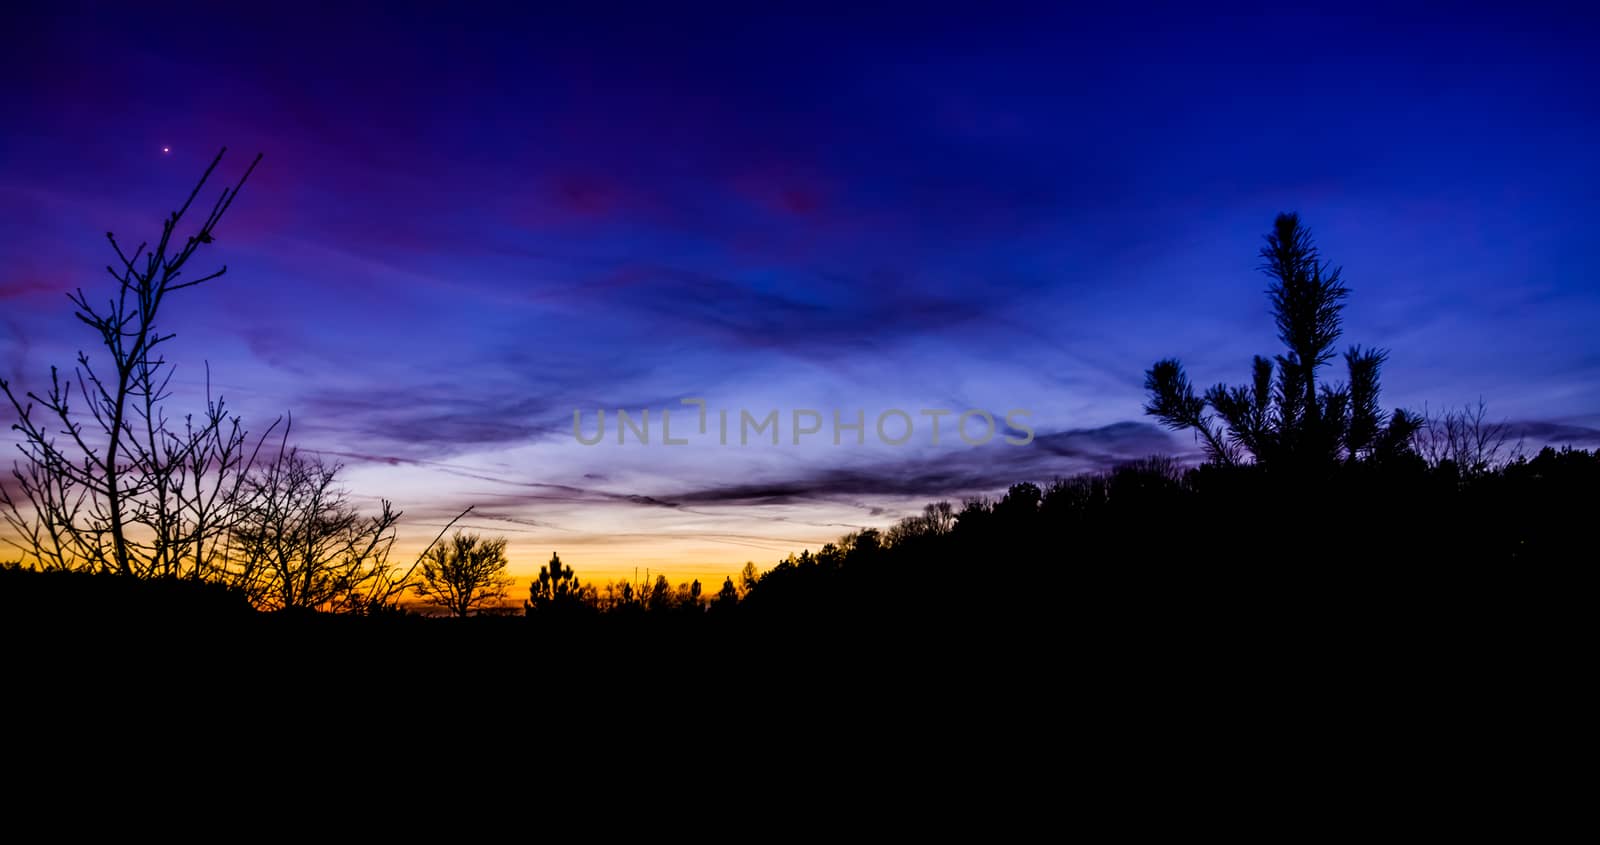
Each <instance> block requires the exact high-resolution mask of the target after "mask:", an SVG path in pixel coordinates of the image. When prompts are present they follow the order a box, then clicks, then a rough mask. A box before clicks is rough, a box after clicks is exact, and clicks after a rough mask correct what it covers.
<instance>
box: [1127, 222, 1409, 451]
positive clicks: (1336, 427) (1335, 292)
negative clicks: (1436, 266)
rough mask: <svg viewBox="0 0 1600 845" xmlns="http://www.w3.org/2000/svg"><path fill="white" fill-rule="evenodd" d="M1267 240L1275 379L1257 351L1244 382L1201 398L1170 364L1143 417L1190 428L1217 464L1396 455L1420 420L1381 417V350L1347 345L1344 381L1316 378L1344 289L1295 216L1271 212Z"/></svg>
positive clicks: (1149, 380)
mask: <svg viewBox="0 0 1600 845" xmlns="http://www.w3.org/2000/svg"><path fill="white" fill-rule="evenodd" d="M1266 240H1267V244H1266V246H1265V247H1263V248H1262V249H1261V257H1262V259H1263V262H1264V263H1263V265H1262V269H1263V270H1264V271H1265V272H1266V274H1267V276H1268V277H1269V278H1270V279H1271V280H1272V282H1271V284H1270V285H1269V286H1268V288H1267V295H1268V297H1269V298H1270V299H1271V302H1272V312H1273V317H1274V319H1275V321H1276V322H1277V326H1278V339H1279V340H1281V341H1282V342H1283V344H1284V346H1286V347H1287V351H1286V352H1285V353H1284V354H1281V355H1278V356H1277V358H1276V363H1277V371H1276V376H1277V377H1276V381H1274V368H1273V361H1271V360H1268V359H1267V358H1263V357H1261V356H1259V355H1258V356H1256V358H1255V361H1254V364H1253V367H1252V373H1251V381H1250V384H1249V385H1247V386H1244V387H1229V386H1227V385H1225V384H1217V385H1214V386H1212V387H1211V388H1209V389H1208V390H1206V391H1205V394H1204V396H1203V397H1202V396H1201V395H1199V394H1197V393H1196V392H1195V389H1194V386H1193V385H1192V384H1191V383H1190V382H1189V377H1188V375H1187V374H1185V373H1184V370H1183V365H1182V364H1180V363H1179V362H1178V361H1177V360H1176V359H1171V358H1169V359H1165V360H1162V361H1158V362H1156V364H1155V366H1153V367H1151V368H1150V370H1149V371H1148V372H1147V373H1146V374H1145V389H1146V390H1147V391H1148V392H1149V394H1150V400H1149V402H1148V404H1146V406H1145V413H1147V414H1150V415H1152V416H1155V417H1156V418H1158V419H1160V420H1161V422H1162V423H1163V424H1164V425H1166V426H1167V427H1168V428H1171V429H1173V430H1175V431H1179V430H1184V429H1193V430H1194V431H1195V434H1196V436H1197V437H1198V438H1199V439H1200V441H1201V443H1202V445H1203V446H1204V449H1205V452H1206V457H1207V458H1208V459H1209V460H1210V461H1211V462H1213V463H1216V464H1220V465H1230V464H1235V463H1238V462H1239V461H1241V460H1242V459H1243V457H1244V456H1245V455H1248V456H1249V457H1251V458H1253V459H1254V460H1255V461H1256V462H1257V463H1260V464H1263V465H1268V466H1273V465H1288V466H1295V467H1300V468H1308V467H1316V466H1326V465H1328V464H1330V463H1332V462H1333V461H1335V460H1338V459H1339V458H1341V457H1342V458H1344V459H1346V460H1350V461H1355V460H1357V459H1359V458H1363V457H1369V456H1377V457H1384V456H1390V455H1394V454H1397V453H1399V452H1401V451H1404V450H1405V449H1406V448H1408V446H1409V443H1410V441H1411V437H1412V435H1413V433H1414V432H1415V431H1416V429H1417V426H1418V424H1419V421H1418V419H1417V418H1416V417H1414V416H1412V415H1411V414H1409V413H1407V412H1406V411H1404V410H1400V409H1397V410H1396V411H1395V412H1394V413H1393V414H1392V415H1389V414H1385V413H1383V411H1382V410H1381V408H1380V407H1379V405H1378V392H1379V383H1378V371H1379V369H1380V368H1381V367H1382V365H1383V362H1384V360H1385V358H1386V357H1387V354H1388V353H1387V352H1385V351H1383V350H1377V349H1365V350H1363V349H1362V348H1361V347H1359V346H1352V347H1350V349H1349V350H1348V351H1346V352H1345V354H1344V360H1345V367H1346V370H1347V372H1348V375H1349V380H1348V382H1345V383H1342V384H1338V385H1333V386H1330V385H1327V384H1322V385H1320V386H1319V384H1318V382H1317V370H1318V368H1319V367H1321V366H1322V365H1324V364H1326V363H1328V361H1330V360H1332V359H1333V357H1334V351H1333V346H1334V344H1335V343H1336V342H1337V341H1338V339H1339V336H1340V334H1341V333H1342V331H1343V329H1342V325H1341V324H1342V317H1341V311H1343V309H1344V300H1345V298H1346V297H1347V296H1348V295H1349V290H1348V289H1347V288H1346V287H1345V286H1344V283H1343V282H1342V281H1341V280H1340V271H1339V269H1338V268H1334V267H1331V266H1330V265H1329V264H1327V263H1326V262H1324V261H1323V260H1322V258H1321V256H1320V254H1319V253H1318V251H1317V248H1316V246H1315V245H1314V244H1313V243H1312V240H1311V233H1310V231H1309V230H1308V229H1306V228H1305V227H1303V226H1302V225H1301V224H1300V218H1299V216H1298V215H1294V214H1280V215H1278V217H1277V220H1276V221H1274V225H1273V230H1272V232H1271V233H1269V234H1268V235H1267V238H1266ZM1208 409H1209V411H1208ZM1211 412H1215V414H1214V415H1213V414H1212V413H1211Z"/></svg>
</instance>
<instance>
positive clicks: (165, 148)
mask: <svg viewBox="0 0 1600 845" xmlns="http://www.w3.org/2000/svg"><path fill="white" fill-rule="evenodd" d="M161 152H162V154H166V153H170V152H172V148H171V147H162V148H161Z"/></svg>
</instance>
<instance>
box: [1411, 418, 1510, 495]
mask: <svg viewBox="0 0 1600 845" xmlns="http://www.w3.org/2000/svg"><path fill="white" fill-rule="evenodd" d="M1413 443H1414V444H1415V448H1416V451H1417V454H1418V455H1421V456H1422V459H1423V460H1424V461H1426V462H1427V464H1428V466H1430V467H1434V468H1438V467H1440V466H1441V465H1443V464H1446V463H1449V464H1452V465H1453V466H1454V468H1455V471H1456V472H1457V473H1458V475H1459V476H1460V477H1461V478H1476V477H1478V476H1481V475H1484V474H1486V473H1490V472H1494V471H1496V470H1499V469H1503V468H1504V467H1505V466H1506V465H1507V464H1509V463H1511V462H1512V461H1514V460H1516V459H1517V458H1518V457H1520V456H1521V454H1522V444H1521V442H1520V441H1517V442H1513V441H1512V439H1511V427H1510V426H1509V425H1507V424H1506V423H1505V422H1503V421H1502V422H1494V421H1492V420H1490V419H1489V407H1488V405H1486V404H1484V401H1483V400H1482V399H1479V400H1478V403H1477V404H1476V405H1467V406H1464V407H1462V408H1460V409H1451V410H1448V411H1445V412H1444V413H1442V414H1438V415H1434V414H1429V413H1427V412H1426V411H1424V413H1423V416H1422V425H1421V427H1420V428H1419V429H1418V430H1417V433H1416V436H1415V437H1414V438H1413Z"/></svg>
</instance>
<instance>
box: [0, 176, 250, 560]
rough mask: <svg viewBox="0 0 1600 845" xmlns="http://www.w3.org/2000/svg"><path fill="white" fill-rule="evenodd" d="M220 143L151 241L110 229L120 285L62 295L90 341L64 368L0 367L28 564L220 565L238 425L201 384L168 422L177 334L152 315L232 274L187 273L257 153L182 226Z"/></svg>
mask: <svg viewBox="0 0 1600 845" xmlns="http://www.w3.org/2000/svg"><path fill="white" fill-rule="evenodd" d="M226 152H227V150H226V149H224V150H223V151H222V152H219V153H217V156H216V158H215V159H213V160H212V162H211V165H210V166H209V167H207V168H206V170H205V173H204V174H203V175H201V177H200V180H199V182H198V183H197V184H196V185H195V187H194V190H192V191H191V192H190V193H189V196H188V198H187V199H186V200H184V202H183V205H182V206H180V207H179V208H178V210H176V211H173V212H171V213H170V214H169V215H168V216H167V218H166V219H165V220H164V221H163V223H162V231H161V237H160V238H159V240H157V241H156V243H155V246H154V247H150V245H149V243H148V242H145V243H141V244H139V246H138V247H137V248H135V249H134V250H133V251H132V252H131V253H129V252H127V251H125V250H124V249H123V248H122V246H121V244H120V243H119V242H118V241H117V239H116V237H115V236H114V235H113V234H112V233H110V232H107V233H106V239H107V240H108V241H110V243H111V247H112V250H113V251H114V252H115V253H116V257H117V262H116V264H115V265H112V266H107V267H106V270H107V272H109V273H110V274H111V276H112V278H113V279H115V280H116V282H117V289H116V292H115V293H114V294H113V295H112V296H111V297H109V298H108V299H107V300H106V302H105V304H103V305H96V304H93V303H92V302H91V299H90V296H89V295H88V294H86V293H85V292H84V291H83V289H82V288H79V289H78V290H77V291H76V292H74V293H73V294H70V295H69V298H70V299H71V301H72V303H73V305H74V306H75V307H76V316H77V318H78V320H79V321H81V322H82V323H83V324H85V325H87V326H89V327H90V328H91V329H92V330H93V331H94V333H95V335H96V336H97V339H98V341H99V346H100V350H99V353H97V355H96V356H93V357H92V356H90V354H89V353H87V352H79V353H78V358H77V363H76V366H74V367H73V369H72V371H71V372H70V373H63V372H62V371H61V370H60V369H58V368H56V367H52V368H51V370H50V385H49V387H48V388H47V389H46V390H45V391H44V392H43V393H38V392H34V391H27V392H22V391H20V390H19V389H17V388H14V387H13V386H12V384H11V383H10V382H9V381H6V380H4V379H0V392H3V393H4V394H5V396H6V398H7V400H9V401H10V403H11V405H12V407H13V408H14V409H15V411H16V414H17V417H18V420H17V422H16V423H15V424H14V425H13V426H12V428H13V429H14V430H16V431H17V432H19V433H20V434H21V435H22V442H21V443H20V444H19V448H20V450H21V452H22V455H23V458H22V461H21V462H19V463H18V464H16V465H14V467H13V470H12V474H13V478H14V479H15V481H16V485H15V486H16V490H17V493H16V494H15V495H13V493H11V492H9V491H7V490H6V489H4V487H3V486H0V513H3V514H4V516H5V520H6V522H7V523H8V524H9V525H10V526H11V527H12V528H13V529H15V531H16V533H17V535H18V536H19V537H20V538H21V540H20V542H16V541H13V542H14V543H15V544H16V545H18V546H19V547H20V548H21V549H22V551H23V552H24V554H25V555H26V556H27V557H28V559H29V562H30V563H31V564H32V565H34V566H38V567H40V568H45V569H80V568H84V569H91V570H95V571H104V572H115V573H119V574H122V575H125V576H175V575H191V576H196V577H203V576H205V575H206V574H207V572H208V571H209V570H210V569H211V568H213V567H214V566H215V565H216V558H217V553H218V545H219V544H220V543H221V542H223V541H224V538H225V537H226V536H227V535H228V530H227V523H228V513H227V512H228V511H229V507H228V502H229V501H230V499H231V497H232V496H233V494H234V493H236V492H237V490H238V487H239V484H240V483H241V478H242V475H243V471H244V469H245V468H246V466H247V464H248V457H247V455H246V452H247V448H246V443H245V433H244V431H243V429H242V428H241V426H240V424H239V420H238V418H237V417H234V416H232V415H230V414H229V413H228V412H227V411H226V410H225V408H224V405H223V402H222V400H221V399H220V398H219V399H215V400H212V399H211V398H210V396H209V390H208V397H207V409H206V412H205V413H204V414H203V415H201V416H199V417H193V416H191V417H187V418H185V423H184V427H183V430H182V431H175V430H173V429H172V428H171V427H170V426H169V424H168V418H167V416H166V414H165V411H164V404H163V403H164V401H165V400H166V399H168V398H169V396H170V394H169V391H168V387H169V385H170V383H171V379H172V375H173V368H172V367H171V366H170V365H169V364H168V362H167V360H166V358H165V357H164V356H163V354H162V350H163V348H164V344H165V343H166V342H167V341H168V340H171V339H172V338H173V336H174V335H173V334H172V333H170V332H166V333H163V332H162V330H161V329H160V327H159V326H158V323H157V321H158V318H159V317H160V316H161V314H162V307H163V306H164V305H165V304H166V302H167V298H168V296H170V295H171V294H174V293H176V292H178V291H181V290H184V289H187V288H192V287H195V286H197V285H200V284H203V283H205V282H208V281H211V280H213V279H216V278H218V277H220V276H222V275H223V274H224V273H226V272H227V269H228V268H227V267H226V266H225V265H224V266H223V267H222V268H221V269H218V270H216V271H214V272H211V273H208V274H205V275H200V276H195V277H185V276H184V273H185V271H186V269H187V267H188V264H189V261H190V259H192V258H193V257H194V256H195V254H196V253H197V252H198V251H199V249H200V247H201V246H202V245H210V244H212V243H214V242H215V240H216V228H217V225H218V224H219V223H220V222H221V221H222V217H223V215H224V214H226V213H227V211H228V209H229V208H230V207H232V205H233V201H234V199H235V198H236V197H237V196H238V194H239V191H240V190H241V189H242V188H243V187H244V183H245V181H246V180H247V179H249V178H250V174H251V173H252V172H254V170H255V168H256V165H257V164H259V163H260V161H261V156H259V155H258V156H256V157H255V159H254V160H253V161H252V162H251V163H250V165H249V167H247V168H246V169H245V172H244V174H243V175H242V176H240V177H239V181H238V182H237V183H235V184H234V186H233V187H232V188H225V189H224V190H223V191H222V193H221V195H220V196H218V198H217V200H216V202H215V203H214V204H213V205H212V208H211V211H210V213H209V214H207V215H206V217H205V219H204V220H202V221H201V223H200V225H199V228H198V229H197V230H196V231H195V232H194V233H193V234H191V235H188V236H186V237H185V236H183V235H180V234H179V232H178V227H179V225H180V223H181V222H182V221H183V219H184V216H185V215H186V214H187V213H188V212H189V209H190V208H191V206H193V205H194V202H195V200H196V199H197V198H198V197H199V195H200V192H201V190H203V189H204V188H205V185H206V182H207V181H208V180H209V179H210V178H211V175H212V173H213V172H214V171H215V170H216V168H217V165H218V164H220V163H221V161H222V157H223V155H224V153H226ZM208 381H209V379H208ZM80 403H81V404H80ZM263 437H265V435H263ZM259 444H260V441H257V445H258V447H259Z"/></svg>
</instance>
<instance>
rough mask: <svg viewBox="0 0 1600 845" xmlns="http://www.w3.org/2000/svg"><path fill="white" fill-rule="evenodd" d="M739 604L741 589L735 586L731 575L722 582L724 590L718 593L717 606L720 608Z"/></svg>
mask: <svg viewBox="0 0 1600 845" xmlns="http://www.w3.org/2000/svg"><path fill="white" fill-rule="evenodd" d="M738 603H739V588H738V587H735V586H734V585H733V576H732V575H730V576H728V577H727V578H725V579H723V581H722V589H720V590H718V591H717V598H716V604H717V606H718V607H727V606H729V605H735V604H738Z"/></svg>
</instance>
